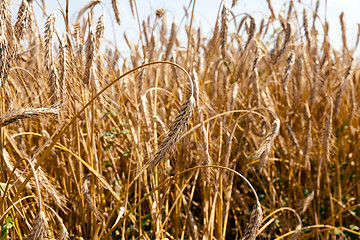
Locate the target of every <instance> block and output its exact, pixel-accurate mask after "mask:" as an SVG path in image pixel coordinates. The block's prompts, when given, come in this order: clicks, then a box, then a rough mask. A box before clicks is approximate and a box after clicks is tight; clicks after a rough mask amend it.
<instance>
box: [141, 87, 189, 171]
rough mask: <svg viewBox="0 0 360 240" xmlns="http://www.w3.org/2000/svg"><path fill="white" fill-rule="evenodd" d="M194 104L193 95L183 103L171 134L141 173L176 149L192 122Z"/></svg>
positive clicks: (170, 131)
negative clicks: (190, 121)
mask: <svg viewBox="0 0 360 240" xmlns="http://www.w3.org/2000/svg"><path fill="white" fill-rule="evenodd" d="M194 102H195V99H194V96H193V94H191V95H190V97H189V98H188V99H186V101H185V103H183V105H182V107H181V109H180V112H179V113H178V115H177V116H176V118H175V120H174V122H173V124H172V126H171V128H170V130H169V132H168V133H167V134H166V137H165V138H164V140H163V141H162V142H161V144H160V147H159V149H158V151H157V152H156V153H155V157H154V158H153V159H152V160H150V161H148V162H147V163H145V165H144V166H143V167H142V168H141V170H140V171H139V172H142V171H143V170H146V169H148V168H154V167H155V166H156V165H158V164H159V162H160V161H161V160H162V159H164V157H165V156H166V155H167V154H168V153H170V152H172V151H173V150H174V149H175V146H176V143H177V142H178V141H179V139H180V137H181V134H182V133H183V132H184V131H185V129H186V126H187V124H188V122H189V120H190V117H191V114H192V111H193V106H194Z"/></svg>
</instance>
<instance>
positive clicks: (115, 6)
mask: <svg viewBox="0 0 360 240" xmlns="http://www.w3.org/2000/svg"><path fill="white" fill-rule="evenodd" d="M111 5H112V9H113V11H114V14H115V19H116V22H117V24H119V25H120V24H121V20H120V12H119V8H118V2H117V0H111Z"/></svg>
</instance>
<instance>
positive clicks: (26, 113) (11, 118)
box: [0, 108, 59, 127]
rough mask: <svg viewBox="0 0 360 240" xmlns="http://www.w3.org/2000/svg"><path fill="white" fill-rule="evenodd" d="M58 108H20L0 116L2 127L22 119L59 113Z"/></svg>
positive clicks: (0, 125)
mask: <svg viewBox="0 0 360 240" xmlns="http://www.w3.org/2000/svg"><path fill="white" fill-rule="evenodd" d="M58 113H59V109H58V108H20V109H16V110H13V111H10V112H7V113H4V114H3V115H1V116H0V127H4V126H6V125H9V124H10V123H13V122H15V121H17V120H20V119H26V118H34V117H41V116H46V115H57V114H58Z"/></svg>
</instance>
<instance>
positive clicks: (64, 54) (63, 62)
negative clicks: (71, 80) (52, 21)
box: [59, 36, 69, 103]
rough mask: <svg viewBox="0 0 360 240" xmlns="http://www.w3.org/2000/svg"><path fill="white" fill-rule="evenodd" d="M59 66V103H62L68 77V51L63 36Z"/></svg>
mask: <svg viewBox="0 0 360 240" xmlns="http://www.w3.org/2000/svg"><path fill="white" fill-rule="evenodd" d="M60 66H61V68H60V69H61V73H60V83H59V87H60V91H61V94H60V96H59V97H60V98H59V101H60V103H62V102H64V100H65V97H66V95H67V87H66V78H67V75H68V69H69V49H68V45H67V40H66V38H65V36H63V38H62V40H61V42H60Z"/></svg>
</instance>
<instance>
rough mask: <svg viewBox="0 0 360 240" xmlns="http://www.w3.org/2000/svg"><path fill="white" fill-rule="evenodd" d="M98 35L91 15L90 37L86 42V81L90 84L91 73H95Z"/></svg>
mask: <svg viewBox="0 0 360 240" xmlns="http://www.w3.org/2000/svg"><path fill="white" fill-rule="evenodd" d="M95 50H96V37H95V33H94V29H93V26H92V24H91V16H89V33H88V38H87V40H86V43H85V54H86V61H85V73H84V83H85V84H89V83H90V80H92V79H91V77H92V76H91V75H92V74H93V72H94V71H93V70H94V69H93V68H94V62H95V58H96V51H95Z"/></svg>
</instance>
